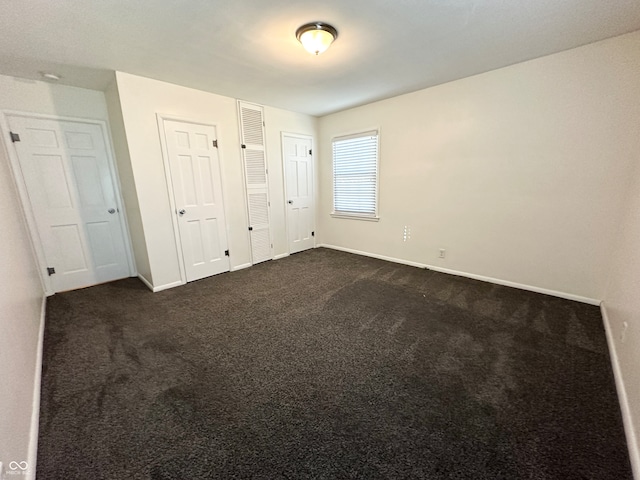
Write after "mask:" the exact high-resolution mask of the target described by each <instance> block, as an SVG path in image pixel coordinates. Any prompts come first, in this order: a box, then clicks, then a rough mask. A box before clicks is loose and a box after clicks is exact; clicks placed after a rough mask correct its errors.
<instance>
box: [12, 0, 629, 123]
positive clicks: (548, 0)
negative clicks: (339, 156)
mask: <svg viewBox="0 0 640 480" xmlns="http://www.w3.org/2000/svg"><path fill="white" fill-rule="evenodd" d="M1 3H3V4H4V5H2V6H3V8H2V15H1V16H0V73H1V74H5V75H13V76H19V77H25V78H40V77H39V72H41V71H50V72H54V73H57V74H59V75H61V76H62V77H63V78H62V80H61V81H60V83H64V84H68V85H75V86H80V87H86V88H93V89H98V90H103V89H104V88H105V87H106V85H107V84H108V83H109V82H110V81H111V79H112V78H113V71H114V70H120V71H123V72H129V73H133V74H136V75H141V76H145V77H151V78H156V79H159V80H164V81H167V82H172V83H176V84H179V85H185V86H189V87H194V88H197V89H200V90H206V91H210V92H215V93H218V94H222V95H227V96H230V97H236V98H241V99H243V100H248V101H253V102H257V103H262V104H265V105H272V106H276V107H281V108H285V109H289V110H294V111H298V112H304V113H309V114H313V115H324V114H327V113H331V112H335V111H338V110H342V109H345V108H349V107H352V106H356V105H361V104H364V103H368V102H371V101H374V100H379V99H382V98H388V97H391V96H395V95H398V94H402V93H407V92H410V91H414V90H419V89H422V88H426V87H429V86H433V85H437V84H440V83H444V82H448V81H451V80H455V79H459V78H463V77H467V76H470V75H474V74H477V73H481V72H486V71H488V70H493V69H496V68H500V67H503V66H506V65H511V64H514V63H518V62H522V61H524V60H529V59H532V58H536V57H540V56H543V55H548V54H550V53H555V52H559V51H562V50H566V49H569V48H573V47H577V46H579V45H584V44H587V43H591V42H594V41H597V40H601V39H604V38H608V37H612V36H616V35H620V34H623V33H627V32H631V31H634V30H638V29H640V1H638V0H324V1H309V0H269V1H266V0H234V1H229V0H228V1H223V0H135V1H133V0H21V1H18V0H13V1H8V0H3V1H2V2H1ZM310 21H324V22H328V23H331V24H332V25H333V26H335V27H336V28H337V29H338V32H339V36H338V39H337V41H336V42H335V43H334V44H333V46H332V47H331V48H330V49H329V50H328V51H327V52H326V53H324V54H323V55H320V56H318V57H314V56H312V55H310V54H308V53H307V52H306V51H304V50H303V49H302V47H301V46H300V44H299V43H298V42H297V40H296V39H295V35H294V33H295V30H296V28H297V27H299V26H300V25H302V24H304V23H307V22H310Z"/></svg>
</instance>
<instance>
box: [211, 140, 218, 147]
mask: <svg viewBox="0 0 640 480" xmlns="http://www.w3.org/2000/svg"><path fill="white" fill-rule="evenodd" d="M212 143H213V146H214V148H218V140H214V141H213V142H212Z"/></svg>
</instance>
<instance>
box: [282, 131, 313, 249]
mask: <svg viewBox="0 0 640 480" xmlns="http://www.w3.org/2000/svg"><path fill="white" fill-rule="evenodd" d="M284 137H292V138H300V139H303V140H310V141H311V151H312V152H313V153H312V155H311V159H312V162H313V170H312V171H313V218H312V219H311V221H312V222H313V224H312V227H311V229H312V230H313V231H314V232H315V230H316V206H317V205H318V201H317V200H318V199H317V194H318V189H317V184H316V183H317V177H318V175H317V174H316V173H317V172H316V168H317V166H316V153H315V152H314V149H315V147H314V146H313V136H312V135H306V134H304V133H290V132H280V152H281V155H282V182H283V186H284V224H285V233H286V235H287V251H288V252H289V255H291V245H290V244H289V215H288V213H287V199H288V198H289V193H288V192H287V156H286V152H285V149H284ZM316 238H317V237H316V236H315V235H314V237H313V248H316Z"/></svg>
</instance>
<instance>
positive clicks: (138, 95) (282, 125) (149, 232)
mask: <svg viewBox="0 0 640 480" xmlns="http://www.w3.org/2000/svg"><path fill="white" fill-rule="evenodd" d="M116 79H117V90H118V93H119V96H120V106H121V109H122V118H123V120H124V129H125V131H126V141H127V146H128V154H129V158H130V161H131V172H132V175H133V179H134V182H135V190H136V192H137V198H138V204H139V211H140V216H141V222H142V226H143V229H144V237H145V242H146V250H147V252H148V259H149V260H148V262H149V266H150V271H151V278H148V279H147V280H149V281H150V282H151V283H152V284H153V286H154V287H155V288H163V287H164V286H169V285H174V284H177V283H179V282H180V270H179V263H178V250H177V246H176V242H175V235H174V232H173V223H172V212H171V209H170V204H169V192H168V190H167V183H166V177H165V171H164V163H163V159H162V150H161V144H160V137H159V133H158V124H157V120H156V114H157V113H158V114H163V115H169V116H174V117H178V118H181V119H184V120H193V121H199V122H205V123H210V124H214V125H216V127H217V134H218V144H219V155H220V160H221V164H222V173H223V189H224V199H225V210H226V214H227V225H228V232H229V248H230V250H231V267H232V269H233V268H235V267H238V266H242V265H246V264H248V263H250V261H251V256H250V243H249V235H248V233H249V232H248V230H247V227H248V220H247V209H246V199H245V194H244V183H243V182H244V180H243V173H242V158H241V153H240V139H239V127H238V118H237V103H236V100H235V99H233V98H229V97H224V96H220V95H215V94H212V93H208V92H203V91H199V90H194V89H191V88H186V87H181V86H178V85H173V84H169V83H165V82H160V81H158V80H152V79H149V78H143V77H138V76H135V75H130V74H126V73H122V72H117V73H116ZM265 121H266V124H267V125H266V130H267V147H268V162H269V164H268V166H269V173H270V179H269V181H270V188H271V196H272V216H273V220H274V225H273V237H274V247H275V250H276V254H278V253H283V252H284V251H285V242H286V236H285V230H284V228H283V225H284V223H283V218H284V217H283V215H284V213H283V209H284V199H283V197H282V194H281V193H280V189H281V183H282V180H281V177H282V158H281V156H280V154H279V148H280V147H279V135H280V134H279V131H280V130H283V129H292V130H293V131H302V132H303V133H306V132H309V133H312V132H313V129H314V121H315V120H314V119H313V118H312V117H309V116H307V115H300V114H296V113H293V112H286V111H284V110H279V109H274V108H266V109H265ZM120 160H121V161H122V159H120ZM121 173H122V172H121ZM123 183H127V182H123Z"/></svg>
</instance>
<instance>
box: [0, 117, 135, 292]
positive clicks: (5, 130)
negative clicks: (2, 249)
mask: <svg viewBox="0 0 640 480" xmlns="http://www.w3.org/2000/svg"><path fill="white" fill-rule="evenodd" d="M9 117H21V118H31V119H37V120H52V121H58V122H73V123H79V124H87V125H94V126H98V127H99V129H100V133H101V134H102V138H103V140H104V148H105V154H106V157H107V159H106V160H107V166H108V169H109V175H110V177H111V181H112V183H113V187H114V190H115V191H114V196H115V199H114V200H115V203H116V208H117V209H118V210H119V211H120V212H121V215H118V219H119V222H120V227H121V229H122V235H123V241H124V247H125V257H126V261H127V267H128V270H129V275H130V276H136V275H137V272H136V267H135V262H134V259H133V248H132V243H131V234H130V230H129V225H128V222H127V215H126V209H125V205H124V199H123V197H122V188H121V185H120V177H119V174H118V168H117V165H116V162H115V156H114V153H113V152H114V150H113V141H112V138H111V131H110V130H109V125H108V124H107V122H106V121H104V120H100V119H94V118H81V117H68V116H61V115H50V114H44V113H34V112H23V111H20V110H10V109H4V110H0V131H1V134H2V140H3V143H4V148H5V152H6V154H7V158H8V159H9V166H10V169H11V173H12V174H13V179H14V182H15V185H16V189H17V190H18V196H19V198H20V203H21V207H22V213H23V215H24V218H25V220H26V223H27V230H28V232H29V237H30V240H31V247H32V249H33V252H34V254H35V257H36V261H37V263H38V267H39V268H38V273H39V274H40V279H41V281H42V286H43V288H44V291H45V295H46V296H51V295H53V294H54V293H55V291H54V287H53V283H52V281H51V279H50V277H49V276H48V275H47V274H46V271H47V266H48V265H47V261H46V256H45V253H44V247H43V243H42V239H41V238H40V234H39V231H38V227H37V222H36V217H35V214H34V211H33V207H32V204H31V200H30V198H29V193H28V189H27V185H26V182H25V179H24V176H23V173H22V168H21V166H20V159H19V156H18V152H17V150H16V149H15V148H13V147H12V143H13V142H12V141H11V136H10V131H11V129H10V127H9Z"/></svg>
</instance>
